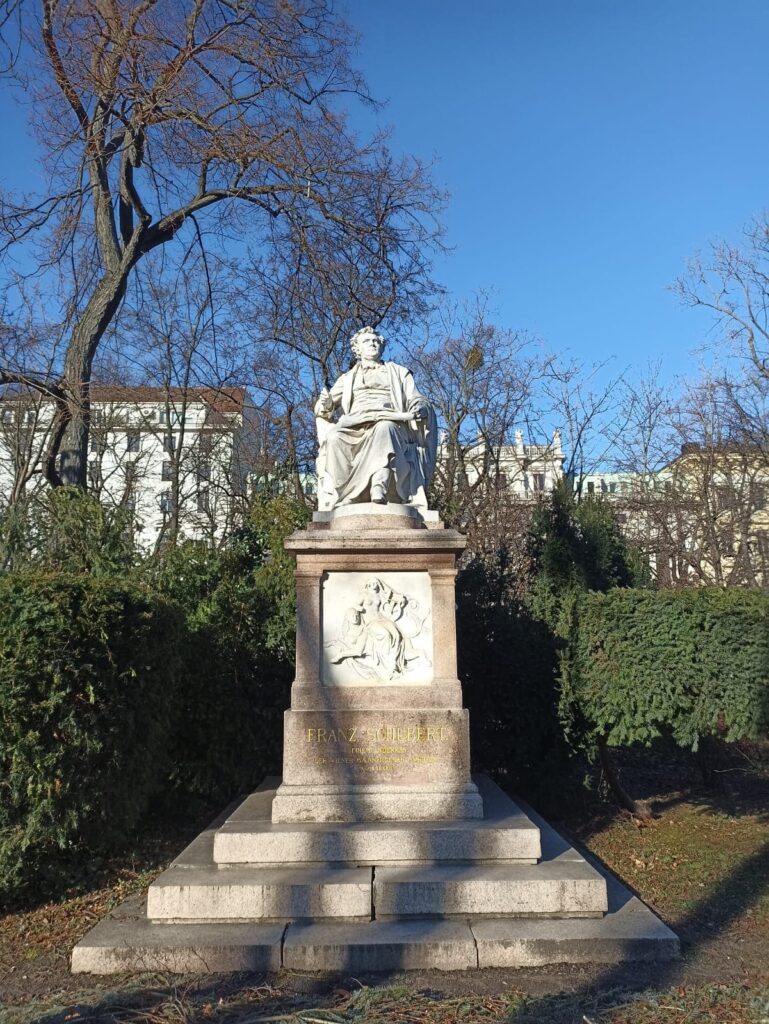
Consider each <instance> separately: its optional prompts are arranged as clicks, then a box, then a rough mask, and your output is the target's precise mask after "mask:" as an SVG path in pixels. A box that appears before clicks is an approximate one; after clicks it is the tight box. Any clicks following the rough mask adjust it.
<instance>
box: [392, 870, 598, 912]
mask: <svg viewBox="0 0 769 1024" xmlns="http://www.w3.org/2000/svg"><path fill="white" fill-rule="evenodd" d="M606 909H607V896H606V881H605V879H604V878H603V876H602V875H600V874H599V873H598V872H597V871H596V870H595V868H593V867H591V866H590V865H589V864H587V863H586V862H585V861H584V860H574V859H570V858H565V857H558V858H556V859H555V860H551V861H542V862H541V863H539V864H471V865H470V864H468V865H441V866H433V867H400V868H377V869H375V871H374V912H375V916H376V918H377V920H384V919H387V918H400V919H407V918H417V917H427V918H430V917H460V916H461V917H466V916H468V915H472V916H473V917H519V916H523V915H527V916H532V917H600V916H601V915H602V914H604V913H605V912H606Z"/></svg>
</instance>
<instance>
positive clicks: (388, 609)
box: [325, 577, 430, 682]
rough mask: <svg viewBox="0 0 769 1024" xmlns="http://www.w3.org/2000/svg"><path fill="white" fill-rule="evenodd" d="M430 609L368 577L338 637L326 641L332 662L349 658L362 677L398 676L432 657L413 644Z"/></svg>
mask: <svg viewBox="0 0 769 1024" xmlns="http://www.w3.org/2000/svg"><path fill="white" fill-rule="evenodd" d="M428 615H429V611H427V612H424V613H422V612H421V610H420V607H419V602H418V601H415V600H413V599H412V598H409V597H407V596H406V595H405V594H400V593H398V592H397V591H395V590H393V589H392V587H389V586H388V585H387V584H386V583H385V582H384V581H383V580H381V579H379V578H378V577H372V578H371V579H370V580H367V581H366V583H365V584H364V586H363V593H362V594H361V598H360V601H359V602H358V603H357V604H355V605H353V606H352V607H350V608H348V609H347V610H346V611H345V615H344V619H343V621H342V627H341V630H340V634H339V637H338V638H337V639H336V640H332V641H331V642H330V643H327V644H326V645H325V646H326V650H327V652H328V659H329V661H331V662H332V663H337V664H338V663H339V662H342V661H345V660H349V663H350V664H351V665H352V666H353V668H354V669H355V671H356V672H357V673H358V675H360V676H361V677H362V678H363V679H370V680H377V681H379V682H388V681H392V680H397V679H399V678H400V677H401V676H402V675H404V674H405V673H406V672H408V671H409V670H411V669H413V668H416V667H418V665H419V664H420V663H421V664H426V665H429V664H430V660H429V658H428V657H427V656H426V655H425V654H424V652H423V651H420V650H419V649H418V648H417V647H416V646H415V644H414V639H415V638H416V637H418V636H419V634H420V633H421V632H422V629H423V627H424V624H425V621H426V619H427V616H428Z"/></svg>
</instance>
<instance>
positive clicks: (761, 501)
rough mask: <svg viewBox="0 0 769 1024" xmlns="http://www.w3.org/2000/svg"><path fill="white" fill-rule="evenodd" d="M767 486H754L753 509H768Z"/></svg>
mask: <svg viewBox="0 0 769 1024" xmlns="http://www.w3.org/2000/svg"><path fill="white" fill-rule="evenodd" d="M766 490H767V488H766V484H753V508H754V509H756V510H758V509H762V508H766Z"/></svg>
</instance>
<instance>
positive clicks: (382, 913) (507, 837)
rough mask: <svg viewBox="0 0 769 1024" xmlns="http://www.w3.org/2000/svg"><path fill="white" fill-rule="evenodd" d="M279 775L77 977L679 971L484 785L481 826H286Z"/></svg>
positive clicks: (566, 848) (615, 899) (575, 854)
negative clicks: (643, 967) (279, 819)
mask: <svg viewBox="0 0 769 1024" xmlns="http://www.w3.org/2000/svg"><path fill="white" fill-rule="evenodd" d="M278 781H279V780H274V781H272V780H268V781H267V782H266V783H265V784H264V785H263V786H262V787H260V789H259V790H257V792H255V793H253V794H252V795H251V796H250V797H248V798H247V799H246V800H245V801H243V802H242V803H241V804H240V805H238V806H237V807H236V808H234V809H233V810H232V811H231V813H230V814H229V815H228V816H223V819H222V820H220V821H217V822H215V823H214V824H213V825H212V827H211V828H210V829H207V830H206V831H205V832H203V833H202V834H201V835H200V836H199V837H198V838H197V839H196V840H194V841H193V843H191V844H190V846H189V847H188V848H187V849H186V850H185V851H184V852H183V853H182V854H181V855H180V856H179V857H178V858H177V859H176V860H175V861H174V862H173V864H171V866H170V867H169V868H168V870H167V871H165V872H163V874H161V875H160V876H159V878H157V879H156V880H155V882H153V883H152V885H151V886H150V888H149V891H148V894H147V897H146V899H144V900H143V901H142V900H140V899H137V897H129V899H128V900H126V901H125V903H123V904H121V906H119V907H118V908H116V909H115V910H114V911H113V912H112V913H111V914H110V915H109V916H108V917H107V918H105V919H104V920H103V921H102V922H100V923H99V924H98V925H97V926H96V927H95V928H93V929H92V930H91V931H90V932H89V933H88V934H87V935H86V936H85V938H84V939H83V940H82V941H81V942H80V943H78V945H77V946H76V947H75V949H74V951H73V954H72V970H73V971H74V972H78V973H94V974H110V973H117V972H124V971H167V972H180V973H199V974H208V973H214V972H219V971H233V970H259V971H262V970H278V969H280V968H281V967H283V968H290V969H296V970H309V971H312V970H327V971H328V970H331V971H335V970H339V971H342V970H344V971H348V972H349V971H361V970H366V971H385V970H386V971H390V970H394V969H400V970H412V969H414V970H416V969H419V970H425V969H431V968H432V969H437V970H465V969H468V968H476V967H522V966H534V965H544V964H556V963H559V964H560V963H591V962H592V963H622V962H625V961H632V960H644V961H654V960H670V959H673V958H675V957H677V956H678V953H679V947H678V939H677V938H676V936H675V935H674V934H673V932H671V931H670V929H669V928H667V927H666V926H665V925H664V924H663V923H662V922H661V921H660V920H659V919H658V918H657V917H656V916H655V915H654V914H653V913H652V912H651V910H649V908H648V907H646V906H645V905H644V904H643V903H641V901H640V900H639V899H638V898H637V897H635V896H633V894H632V893H631V892H630V891H629V890H628V889H627V888H625V886H623V885H622V884H621V883H620V882H619V881H618V880H617V879H616V878H614V876H613V875H611V874H610V873H609V872H608V871H607V870H606V869H605V868H604V867H603V866H602V865H600V864H598V863H596V862H593V861H592V859H591V858H589V857H588V856H583V855H582V854H581V853H580V852H579V851H577V850H576V849H574V848H573V847H572V846H570V845H569V843H568V842H567V841H566V840H564V839H563V837H562V836H560V835H559V834H558V833H557V832H556V831H555V830H554V829H552V828H550V826H548V825H547V824H546V823H545V822H544V821H542V819H541V818H539V817H538V816H537V815H536V814H535V813H534V812H533V811H531V810H529V809H528V808H521V807H520V806H519V805H517V804H515V803H514V802H513V801H512V800H510V799H509V797H507V796H506V795H505V794H504V793H502V791H501V790H500V789H498V787H497V786H495V785H494V784H493V783H492V782H490V781H489V780H488V779H485V778H483V777H482V776H480V777H477V778H476V780H475V781H476V784H477V788H478V792H479V793H480V795H481V797H482V799H483V807H484V816H483V818H482V819H478V820H464V821H461V820H458V821H445V822H436V821H429V822H411V823H408V824H406V823H397V822H368V823H366V822H357V823H351V824H335V825H333V826H331V825H329V824H323V823H309V824H289V825H283V824H276V823H275V822H274V820H273V819H274V815H273V814H272V806H273V804H274V801H275V798H276V789H275V787H276V783H277V782H278Z"/></svg>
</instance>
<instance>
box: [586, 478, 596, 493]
mask: <svg viewBox="0 0 769 1024" xmlns="http://www.w3.org/2000/svg"><path fill="white" fill-rule="evenodd" d="M587 493H588V494H595V484H594V483H593V481H592V480H588V482H587Z"/></svg>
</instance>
